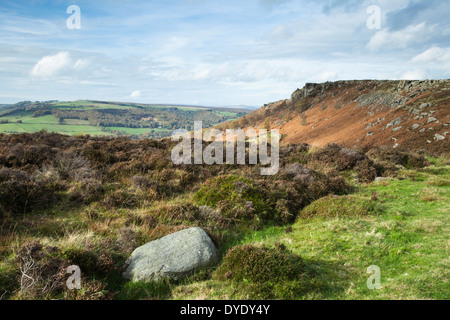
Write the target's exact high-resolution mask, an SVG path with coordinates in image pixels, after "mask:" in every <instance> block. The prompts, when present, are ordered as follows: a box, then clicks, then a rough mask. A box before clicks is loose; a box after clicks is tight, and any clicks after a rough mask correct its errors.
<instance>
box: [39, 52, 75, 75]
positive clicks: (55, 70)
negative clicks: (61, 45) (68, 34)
mask: <svg viewBox="0 0 450 320" xmlns="http://www.w3.org/2000/svg"><path fill="white" fill-rule="evenodd" d="M70 64H71V59H70V54H69V53H68V52H66V51H62V52H59V53H57V54H55V55H54V56H45V57H43V58H42V59H41V60H39V61H38V63H36V64H35V66H34V67H33V69H32V70H31V75H32V76H34V77H40V78H50V77H53V76H55V75H58V74H60V73H61V72H62V71H63V70H65V69H66V68H68V67H69V66H70Z"/></svg>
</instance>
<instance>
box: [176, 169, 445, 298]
mask: <svg viewBox="0 0 450 320" xmlns="http://www.w3.org/2000/svg"><path fill="white" fill-rule="evenodd" d="M436 172H438V174H437V175H436ZM412 173H413V172H410V174H412ZM414 175H415V177H414V179H404V180H397V179H394V180H392V181H389V182H384V183H378V184H370V185H363V186H360V190H359V192H358V194H357V196H358V197H364V198H368V197H374V195H375V198H376V199H377V200H373V201H376V202H377V203H378V205H379V206H380V209H381V213H380V214H378V215H366V216H353V217H352V216H349V215H346V216H345V217H324V216H318V217H314V218H310V219H302V218H299V219H298V220H297V221H296V223H294V224H293V225H292V226H291V228H292V230H289V231H291V232H286V230H285V228H284V227H270V228H268V229H265V230H262V231H257V232H254V233H252V234H248V235H246V236H245V237H244V239H242V240H241V241H239V242H238V243H235V244H253V245H265V246H269V247H273V246H275V245H276V243H282V244H284V245H285V246H286V248H287V249H288V250H290V251H292V252H293V253H294V254H296V255H299V256H301V257H302V258H303V259H304V261H305V270H306V272H307V275H308V279H309V283H308V284H307V286H308V288H309V290H306V291H305V293H304V294H303V295H299V296H297V297H296V298H297V299H450V285H449V278H450V277H449V275H450V274H449V265H450V259H449V252H448V246H449V243H450V241H449V240H450V239H449V234H450V230H449V229H450V228H449V226H450V219H449V213H450V201H449V194H450V192H449V191H450V185H449V184H445V185H439V186H436V187H433V188H432V194H433V197H431V198H430V197H428V196H427V197H424V196H423V195H424V194H425V195H426V194H428V193H429V187H428V186H427V185H426V181H428V180H429V179H431V178H436V177H438V178H440V179H447V181H448V179H449V177H450V166H448V165H447V166H444V167H441V168H437V167H430V168H427V169H426V170H423V171H418V172H414ZM330 205H333V204H330ZM312 206H314V204H312ZM305 210H306V211H307V210H309V209H308V208H306V209H305ZM371 265H377V266H379V267H380V268H381V286H382V287H381V289H379V290H369V289H368V287H367V280H368V278H369V276H370V274H368V273H367V268H368V267H369V266H371ZM208 288H213V289H209V290H208ZM248 294H249V292H248V291H246V289H245V288H244V287H243V286H242V285H241V284H236V283H229V282H223V281H217V280H207V281H204V282H201V283H192V284H189V285H186V286H183V287H180V288H177V289H175V290H174V298H176V299H196V298H198V297H201V298H202V299H235V298H237V299H241V298H243V299H245V298H246V297H248Z"/></svg>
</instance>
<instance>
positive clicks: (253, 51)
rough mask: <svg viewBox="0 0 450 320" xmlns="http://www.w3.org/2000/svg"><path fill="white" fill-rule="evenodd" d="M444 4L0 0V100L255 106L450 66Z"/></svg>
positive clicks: (442, 72) (430, 0) (405, 0)
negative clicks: (301, 91)
mask: <svg viewBox="0 0 450 320" xmlns="http://www.w3.org/2000/svg"><path fill="white" fill-rule="evenodd" d="M70 5H77V6H78V7H79V8H80V10H81V25H80V26H81V28H80V29H69V28H68V27H67V19H68V18H69V17H70V16H71V14H70V13H67V9H68V7H69V6H70ZM374 5H375V6H377V7H378V8H379V9H380V14H381V15H380V17H381V20H380V25H379V29H374V28H373V27H378V26H377V25H376V21H377V19H376V11H373V10H372V9H370V10H368V8H369V7H371V6H374ZM372 8H373V7H372ZM448 13H450V1H447V0H370V1H363V0H322V1H320V0H245V1H242V0H239V1H237V0H225V1H222V0H164V1H161V0H158V1H156V0H147V1H141V0H96V1H92V0H89V1H88V0H84V1H83V0H79V1H67V0H54V1H41V0H29V1H20V0H1V2H0V103H14V102H17V101H21V100H33V101H34V100H51V99H57V100H76V99H98V100H109V101H133V102H143V103H144V102H145V103H176V104H195V105H207V106H224V105H251V106H260V105H262V104H264V103H267V102H271V101H276V100H279V99H284V98H288V97H289V96H290V94H291V93H292V91H294V90H295V89H296V88H298V87H302V86H303V85H304V83H305V82H324V81H334V80H341V79H425V78H437V79H443V78H450V19H449V18H448ZM368 20H369V23H368ZM71 21H73V20H71ZM368 25H369V26H371V28H369V27H368Z"/></svg>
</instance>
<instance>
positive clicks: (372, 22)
mask: <svg viewBox="0 0 450 320" xmlns="http://www.w3.org/2000/svg"><path fill="white" fill-rule="evenodd" d="M367 14H370V16H369V18H367V22H366V25H367V28H369V29H370V30H380V29H381V8H380V7H379V6H377V5H373V6H369V7H367Z"/></svg>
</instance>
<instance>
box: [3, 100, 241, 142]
mask: <svg viewBox="0 0 450 320" xmlns="http://www.w3.org/2000/svg"><path fill="white" fill-rule="evenodd" d="M247 112H248V110H245V109H227V108H208V107H197V106H172V105H146V104H133V103H121V102H105V101H91V100H81V101H72V102H59V101H47V102H20V103H17V104H15V105H11V106H8V107H7V108H6V107H5V108H4V109H0V132H3V133H33V132H38V131H40V130H47V131H48V132H57V133H62V134H67V135H83V134H89V135H92V136H125V135H126V136H131V137H132V138H135V139H139V138H156V139H158V138H163V137H167V136H169V135H170V134H171V133H172V132H173V130H175V129H188V130H191V129H192V126H193V124H194V121H195V120H201V121H202V122H203V125H204V127H208V126H213V125H216V124H218V123H221V122H224V121H228V120H233V119H237V118H239V117H240V116H242V115H244V114H246V113H247Z"/></svg>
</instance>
